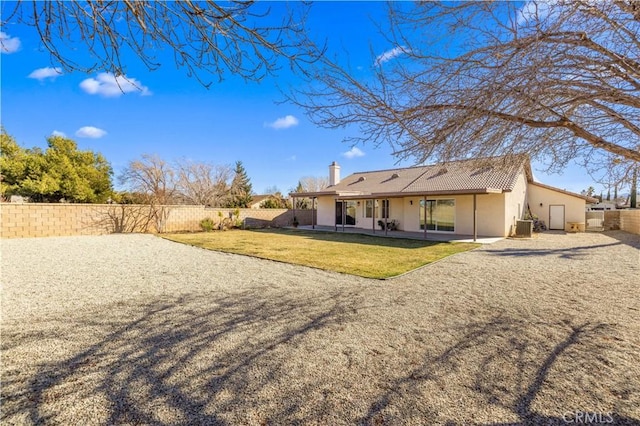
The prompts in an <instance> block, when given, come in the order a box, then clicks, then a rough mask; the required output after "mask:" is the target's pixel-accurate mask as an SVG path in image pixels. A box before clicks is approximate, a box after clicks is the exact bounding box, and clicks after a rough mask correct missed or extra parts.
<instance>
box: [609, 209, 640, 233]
mask: <svg viewBox="0 0 640 426" xmlns="http://www.w3.org/2000/svg"><path fill="white" fill-rule="evenodd" d="M603 227H604V230H605V231H610V230H615V229H622V230H623V231H627V232H631V233H632V234H638V235H640V209H635V210H607V211H605V212H604V223H603Z"/></svg>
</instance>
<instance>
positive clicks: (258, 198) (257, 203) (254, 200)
mask: <svg viewBox="0 0 640 426" xmlns="http://www.w3.org/2000/svg"><path fill="white" fill-rule="evenodd" d="M271 197H272V195H271V194H266V195H252V196H251V203H249V205H248V206H247V207H248V208H250V209H260V208H262V206H261V204H262V202H263V201H266V200H268V199H269V198H271Z"/></svg>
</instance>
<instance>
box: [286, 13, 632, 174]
mask: <svg viewBox="0 0 640 426" xmlns="http://www.w3.org/2000/svg"><path fill="white" fill-rule="evenodd" d="M389 16H390V28H389V29H388V30H387V31H386V34H388V40H389V41H390V43H391V45H392V46H393V47H394V48H393V49H392V50H389V51H388V52H385V53H384V54H380V55H378V56H377V57H375V58H372V70H373V72H372V75H371V76H370V77H367V78H358V77H357V75H361V74H358V73H354V72H352V71H351V70H350V69H348V68H345V67H342V66H338V65H337V64H336V63H335V62H332V61H331V60H329V59H323V61H322V64H321V65H322V66H320V67H319V68H318V69H317V72H316V73H315V74H314V75H313V79H314V80H317V81H320V82H321V83H322V84H320V85H318V84H314V85H312V86H311V87H312V88H311V89H308V90H307V91H303V92H296V93H294V94H293V95H292V96H291V99H292V100H293V101H294V102H296V103H297V104H299V105H302V106H304V107H306V109H307V111H308V114H309V116H310V117H311V118H312V120H313V121H315V123H317V124H319V125H322V126H325V127H330V128H334V127H343V126H347V125H352V124H357V125H358V126H359V130H360V132H359V136H356V137H354V138H350V139H349V142H351V143H364V142H372V143H374V144H381V143H389V144H391V146H392V147H393V148H394V152H395V154H396V155H398V156H399V157H401V158H402V157H412V158H415V159H416V161H417V162H423V161H426V160H428V159H433V158H435V159H439V160H445V161H446V160H450V159H456V158H469V157H485V156H491V155H497V154H508V153H519V152H527V153H529V154H530V155H531V156H532V157H533V158H538V159H543V160H546V162H547V164H548V165H549V169H550V170H552V171H558V170H561V169H562V168H563V167H564V166H566V164H567V163H568V162H569V161H571V160H576V161H580V162H583V163H584V165H585V166H586V167H587V168H588V169H589V170H590V171H592V172H594V173H598V172H599V171H600V170H601V169H602V165H603V164H609V165H615V166H616V169H617V170H618V172H617V174H618V175H628V173H629V172H631V171H632V170H634V169H635V164H637V163H638V162H640V2H638V1H636V0H621V1H606V2H605V1H602V2H600V1H588V0H584V1H581V0H557V1H552V2H546V1H545V2H542V1H540V2H537V1H529V2H525V4H524V6H523V4H522V3H512V2H462V3H457V2H452V3H441V2H420V3H417V4H411V5H409V4H407V3H403V2H399V3H392V4H391V5H390V6H389ZM618 179H620V178H618Z"/></svg>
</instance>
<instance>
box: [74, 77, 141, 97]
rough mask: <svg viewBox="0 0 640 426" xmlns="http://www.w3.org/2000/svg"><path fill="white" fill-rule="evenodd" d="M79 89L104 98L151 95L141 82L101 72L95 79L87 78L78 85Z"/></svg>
mask: <svg viewBox="0 0 640 426" xmlns="http://www.w3.org/2000/svg"><path fill="white" fill-rule="evenodd" d="M80 88H81V89H82V90H84V91H85V92H86V93H88V94H90V95H101V96H105V97H110V98H113V97H118V96H121V95H123V94H125V93H131V92H140V95H142V96H149V95H151V94H152V93H151V91H150V90H149V88H148V87H146V86H143V85H142V83H141V82H139V81H138V80H136V79H135V78H132V77H127V76H125V75H119V76H117V77H116V76H114V75H113V74H111V73H107V72H101V73H100V74H98V75H97V76H96V78H87V79H86V80H83V81H82V83H80Z"/></svg>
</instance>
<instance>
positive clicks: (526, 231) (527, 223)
mask: <svg viewBox="0 0 640 426" xmlns="http://www.w3.org/2000/svg"><path fill="white" fill-rule="evenodd" d="M532 235H533V221H532V220H516V237H531V236H532Z"/></svg>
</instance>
